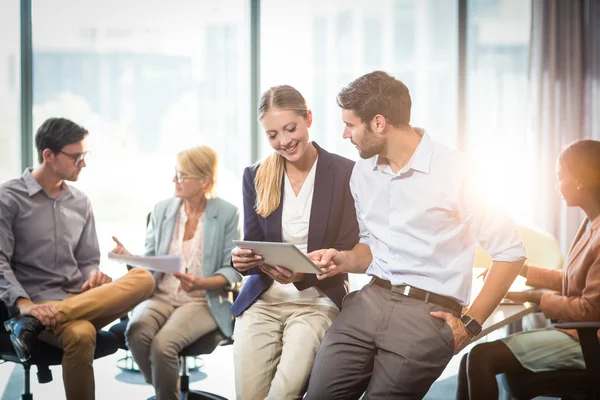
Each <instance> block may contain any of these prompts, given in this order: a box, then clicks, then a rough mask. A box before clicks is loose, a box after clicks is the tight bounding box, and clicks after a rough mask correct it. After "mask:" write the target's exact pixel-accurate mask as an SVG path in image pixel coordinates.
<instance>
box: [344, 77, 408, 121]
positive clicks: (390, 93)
mask: <svg viewBox="0 0 600 400" xmlns="http://www.w3.org/2000/svg"><path fill="white" fill-rule="evenodd" d="M337 103H338V105H339V106H340V107H342V108H343V109H345V110H352V111H354V113H355V114H356V115H357V116H358V117H359V118H360V119H361V120H362V122H363V123H368V122H371V120H372V119H373V117H375V115H377V114H381V115H383V116H384V117H385V119H386V121H387V122H389V123H391V124H392V125H394V126H400V125H409V124H410V108H411V105H412V102H411V99H410V92H409V90H408V88H407V87H406V85H405V84H404V83H402V82H401V81H399V80H398V79H396V78H394V77H393V76H391V75H390V74H388V73H386V72H383V71H373V72H370V73H368V74H366V75H363V76H361V77H360V78H358V79H356V80H355V81H353V82H350V83H349V84H348V86H346V87H345V88H343V89H342V90H341V91H340V93H339V94H338V96H337Z"/></svg>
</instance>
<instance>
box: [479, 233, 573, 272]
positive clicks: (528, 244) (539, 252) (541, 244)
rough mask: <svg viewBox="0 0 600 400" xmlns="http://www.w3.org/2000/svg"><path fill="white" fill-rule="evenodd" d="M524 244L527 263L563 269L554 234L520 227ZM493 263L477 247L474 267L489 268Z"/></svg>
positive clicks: (558, 246)
mask: <svg viewBox="0 0 600 400" xmlns="http://www.w3.org/2000/svg"><path fill="white" fill-rule="evenodd" d="M517 228H518V229H519V232H520V233H521V238H522V239H523V244H524V245H525V248H526V249H527V262H528V263H530V264H533V265H537V266H540V267H544V268H548V269H561V268H562V264H563V257H562V253H561V251H560V245H559V243H558V241H557V240H556V238H555V237H554V236H552V234H550V233H548V232H546V231H543V230H541V229H537V228H532V227H528V226H524V225H518V226H517ZM490 262H491V258H490V256H489V255H488V254H487V253H486V252H485V251H484V250H483V249H482V248H481V246H479V245H478V246H477V250H476V251H475V259H474V262H473V267H475V268H487V267H489V265H490Z"/></svg>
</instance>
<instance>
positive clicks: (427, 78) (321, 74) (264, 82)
mask: <svg viewBox="0 0 600 400" xmlns="http://www.w3.org/2000/svg"><path fill="white" fill-rule="evenodd" d="M290 10H293V14H292V13H291V12H290ZM261 13H262V14H261V46H260V48H261V81H260V84H261V91H265V90H267V89H268V88H269V87H271V86H274V85H281V84H289V85H292V86H294V87H295V88H296V89H298V90H299V91H300V92H301V93H302V94H303V95H304V96H305V98H306V99H307V101H308V103H309V107H310V108H311V109H312V111H313V125H312V129H311V137H312V139H314V140H315V141H316V142H318V143H319V144H320V145H321V146H323V147H324V148H325V149H327V150H328V151H332V152H335V153H338V154H340V155H343V156H346V157H348V158H351V159H357V158H358V154H357V152H356V149H355V148H354V146H352V145H351V143H350V142H349V141H347V140H344V139H343V138H342V131H343V123H342V119H341V112H340V109H339V107H338V105H337V103H336V96H337V94H338V93H339V91H340V89H341V88H342V87H344V86H346V85H347V84H348V83H350V82H351V81H352V80H354V79H356V78H358V77H359V76H361V75H363V74H365V73H367V72H371V71H374V70H377V69H381V70H384V71H386V72H389V73H391V74H392V75H394V76H396V77H397V78H398V79H400V80H402V81H403V82H404V83H405V84H406V85H407V86H408V88H409V89H410V91H411V95H412V100H413V108H412V121H411V122H412V125H414V126H422V127H424V128H425V129H426V130H427V131H428V132H429V134H430V135H431V137H432V138H433V139H434V140H437V141H440V142H443V143H446V144H448V145H451V146H454V145H455V143H456V130H457V129H456V127H457V117H456V115H457V95H456V90H457V60H458V56H457V53H458V3H457V1H456V0H442V1H436V0H371V1H369V2H365V1H359V0H353V1H348V0H330V1H318V0H310V1H307V2H304V3H302V6H299V5H298V3H297V2H294V1H291V0H263V1H262V3H261ZM254 118H256V117H255V116H254ZM263 136H264V135H262V134H261V133H259V137H258V138H259V141H260V146H261V147H260V148H261V150H262V155H263V156H264V155H266V154H268V153H269V152H270V148H269V145H268V143H267V141H266V140H265V139H264V138H263ZM366 280H368V277H366V276H365V275H351V283H350V284H351V287H352V288H359V287H360V286H362V284H363V283H365V281H366Z"/></svg>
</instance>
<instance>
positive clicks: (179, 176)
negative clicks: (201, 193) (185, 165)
mask: <svg viewBox="0 0 600 400" xmlns="http://www.w3.org/2000/svg"><path fill="white" fill-rule="evenodd" d="M187 178H191V176H188V175H186V174H185V173H184V172H181V171H180V170H178V169H176V170H175V179H176V180H177V183H183V181H184V180H186V179H187Z"/></svg>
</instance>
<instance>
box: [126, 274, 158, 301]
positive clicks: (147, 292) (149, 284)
mask: <svg viewBox="0 0 600 400" xmlns="http://www.w3.org/2000/svg"><path fill="white" fill-rule="evenodd" d="M127 275H129V276H131V277H134V278H135V279H136V288H137V289H138V290H139V291H140V292H141V293H142V294H143V295H144V298H148V297H150V296H151V295H152V292H154V285H155V282H154V277H153V276H152V273H151V272H150V271H148V270H147V269H145V268H132V269H131V271H129V272H128V273H127Z"/></svg>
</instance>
